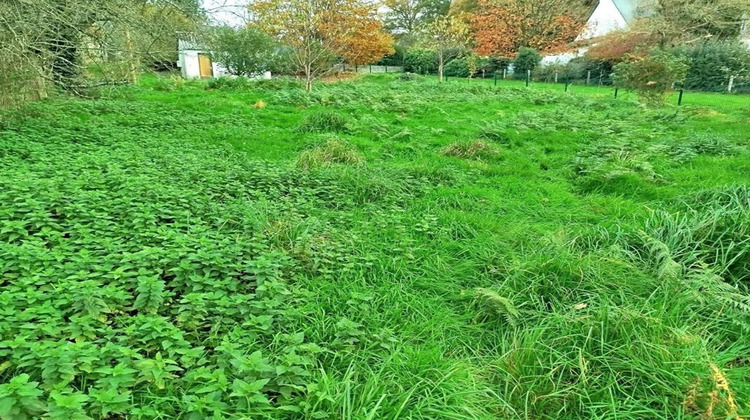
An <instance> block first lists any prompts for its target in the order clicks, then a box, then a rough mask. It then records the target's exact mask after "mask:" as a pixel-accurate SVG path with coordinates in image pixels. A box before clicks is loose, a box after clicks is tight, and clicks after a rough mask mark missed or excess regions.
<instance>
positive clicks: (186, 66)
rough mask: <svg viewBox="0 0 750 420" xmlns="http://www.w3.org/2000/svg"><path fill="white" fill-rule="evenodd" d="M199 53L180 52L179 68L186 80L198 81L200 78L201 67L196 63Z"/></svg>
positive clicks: (193, 51) (192, 51)
mask: <svg viewBox="0 0 750 420" xmlns="http://www.w3.org/2000/svg"><path fill="white" fill-rule="evenodd" d="M199 53H200V51H195V50H185V51H180V68H181V71H182V77H184V78H186V79H198V78H200V77H201V67H200V62H199V61H198V54H199Z"/></svg>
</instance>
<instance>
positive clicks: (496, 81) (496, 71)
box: [495, 71, 497, 86]
mask: <svg viewBox="0 0 750 420" xmlns="http://www.w3.org/2000/svg"><path fill="white" fill-rule="evenodd" d="M495 86H497V71H495Z"/></svg>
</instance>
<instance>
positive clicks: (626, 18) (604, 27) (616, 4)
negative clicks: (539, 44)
mask: <svg viewBox="0 0 750 420" xmlns="http://www.w3.org/2000/svg"><path fill="white" fill-rule="evenodd" d="M647 15H648V0H599V3H598V4H597V5H596V7H594V9H593V10H592V12H591V14H590V15H589V18H588V20H587V21H586V25H585V26H584V29H583V31H582V32H581V34H580V35H578V37H577V38H576V42H579V43H585V41H590V40H594V39H596V38H599V37H602V36H604V35H607V34H608V33H610V32H613V31H616V30H619V29H625V28H627V27H628V26H629V25H630V24H631V23H632V22H633V21H634V20H636V19H638V18H641V17H644V16H647ZM740 40H741V41H742V42H744V43H745V44H746V45H747V46H748V48H750V24H749V23H748V19H747V18H745V19H743V23H742V28H741V31H740ZM587 50H588V47H587V46H583V47H580V48H578V49H576V50H575V51H571V52H567V53H563V54H555V55H548V56H546V57H544V58H543V59H542V63H543V64H554V63H557V64H565V63H567V62H569V61H570V60H572V59H574V58H576V57H580V56H582V55H583V54H585V53H586V51H587Z"/></svg>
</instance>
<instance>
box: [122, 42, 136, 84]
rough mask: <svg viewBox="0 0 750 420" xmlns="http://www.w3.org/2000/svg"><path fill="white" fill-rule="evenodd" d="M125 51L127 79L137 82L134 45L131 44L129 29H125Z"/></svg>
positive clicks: (133, 82)
mask: <svg viewBox="0 0 750 420" xmlns="http://www.w3.org/2000/svg"><path fill="white" fill-rule="evenodd" d="M125 51H126V52H127V55H126V60H128V81H129V82H130V83H131V84H136V83H138V65H137V64H136V55H135V45H133V38H132V36H131V35H130V30H127V29H126V30H125Z"/></svg>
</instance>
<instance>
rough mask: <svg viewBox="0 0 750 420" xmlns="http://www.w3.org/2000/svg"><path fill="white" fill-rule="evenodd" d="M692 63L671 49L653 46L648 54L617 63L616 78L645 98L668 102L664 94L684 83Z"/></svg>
mask: <svg viewBox="0 0 750 420" xmlns="http://www.w3.org/2000/svg"><path fill="white" fill-rule="evenodd" d="M687 71H688V64H687V60H685V58H683V57H678V56H676V55H674V54H672V53H670V52H668V51H664V50H658V49H657V50H653V51H652V52H651V53H650V54H649V55H647V56H645V57H633V56H630V60H629V61H623V62H622V63H620V64H618V65H616V66H615V75H614V76H615V82H616V83H617V85H618V86H620V87H623V88H625V89H632V90H634V91H635V92H637V93H638V97H639V98H640V99H641V101H643V102H646V103H651V104H656V103H662V102H664V97H665V95H666V94H667V92H669V91H670V90H671V89H672V86H673V85H674V84H676V83H682V82H683V81H684V80H685V76H686V75H687Z"/></svg>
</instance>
